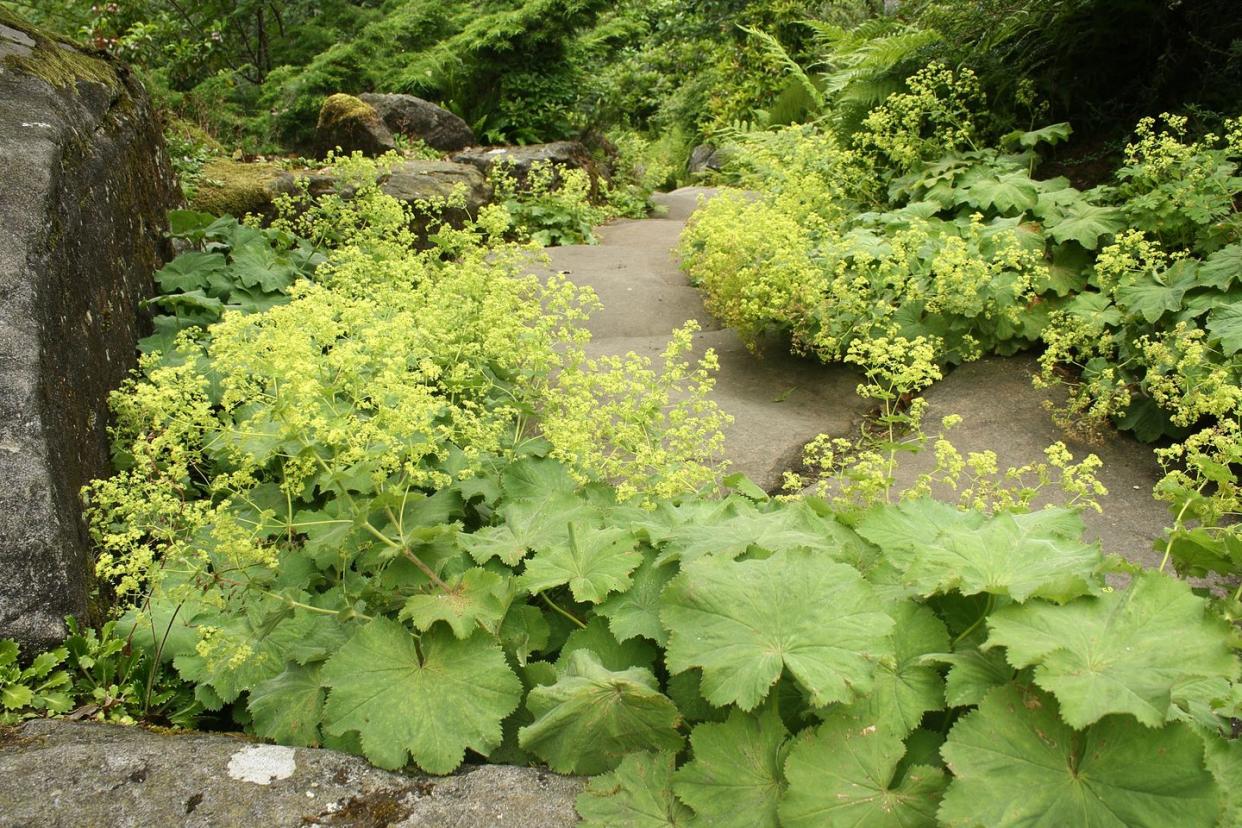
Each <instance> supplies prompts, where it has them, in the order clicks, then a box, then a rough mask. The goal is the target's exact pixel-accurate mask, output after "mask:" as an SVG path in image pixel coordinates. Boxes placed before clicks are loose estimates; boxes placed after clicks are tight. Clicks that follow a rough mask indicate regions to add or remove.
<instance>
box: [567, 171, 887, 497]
mask: <svg viewBox="0 0 1242 828" xmlns="http://www.w3.org/2000/svg"><path fill="white" fill-rule="evenodd" d="M711 193H712V190H709V189H704V188H699V187H686V188H683V189H680V190H677V191H675V192H672V193H666V194H661V195H658V196H656V198H655V201H656V202H657V203H659V204H661V205H663V206H664V207H665V208H666V209H667V211H668V212H667V214H666V215H665V216H664V217H663V218H655V219H642V220H638V221H618V222H614V223H612V224H609V225H607V226H604V227H601V228H599V231H598V236H599V244H597V245H573V246H567V247H556V248H551V249H549V250H548V251H547V252H548V255H549V257H550V258H551V261H552V269H553V270H556V271H564V272H565V273H566V274H567V275H568V277H569V279H570V280H571V281H573V282H574V283H576V284H579V285H584V286H589V287H591V288H593V289H594V290H595V292H596V293H597V294H598V295H599V298H600V301H601V302H602V303H603V310H602V311H600V312H599V313H598V314H596V315H595V317H593V318H592V319H591V322H590V325H589V326H588V327H590V329H591V334H592V337H593V339H592V343H591V347H590V349H589V352H590V353H591V355H592V356H598V355H602V354H623V353H625V352H627V351H634V352H635V353H637V354H641V355H644V356H649V357H651V358H653V359H658V357H659V355H660V353H661V352H662V351H663V350H664V348H665V346H666V345H667V344H668V340H669V335H670V334H671V333H672V331H673V329H675V328H679V327H681V325H683V324H684V323H685V322H686V320H689V319H694V320H696V321H698V322H699V324H700V325H701V326H702V328H703V330H702V331H701V332H700V333H699V334H698V335H697V336H696V337H695V345H696V348H697V349H698V351H699V352H700V353H701V352H702V351H703V350H706V349H707V348H714V349H715V350H716V353H717V354H718V355H719V357H720V373H719V374H718V376H717V381H716V391H715V394H714V397H715V399H716V401H717V402H718V403H719V404H720V406H721V407H722V408H723V409H724V410H725V411H727V412H728V413H729V414H732V415H733V418H734V423H733V425H732V427H730V428H729V429H727V430H726V432H725V442H726V452H727V454H728V456H729V458H730V459H731V460H732V461H733V466H732V468H733V470H735V471H741V472H743V473H745V474H746V476H747V477H749V478H751V479H752V480H754V481H755V482H756V483H758V484H759V485H760V486H762V487H763V488H765V489H772V488H775V487H777V486H779V485H780V482H781V473H782V472H783V471H784V470H785V469H788V468H790V467H792V466H793V465H795V464H796V463H797V462H798V461H799V460H800V459H801V454H802V446H803V445H804V444H805V443H806V442H807V441H809V440H811V439H812V438H813V437H815V436H816V435H817V434H821V433H831V434H845V433H848V432H850V431H851V430H853V429H854V428H855V427H856V425H857V424H858V423H859V421H860V420H861V419H862V416H863V413H864V412H865V411H866V410H867V406H866V405H865V404H864V403H863V401H862V400H860V399H859V398H858V397H857V395H856V394H855V393H854V388H855V386H856V385H857V384H858V380H859V375H858V374H857V373H856V372H854V371H852V370H849V369H847V368H844V367H841V366H825V365H820V364H818V363H816V362H813V361H811V360H804V359H798V358H796V357H793V356H790V355H789V353H788V351H787V349H786V348H784V347H782V346H780V345H775V346H773V347H769V348H766V349H764V353H763V357H762V359H757V358H756V357H755V356H754V355H753V354H751V353H750V352H749V351H747V349H746V346H745V345H743V344H742V341H741V340H740V339H739V338H738V336H737V334H735V333H734V332H733V331H731V330H728V329H724V328H722V327H721V325H720V323H719V322H717V321H716V320H714V319H712V317H711V316H710V315H709V314H708V313H707V310H706V309H705V308H704V306H703V299H702V297H701V296H700V294H699V291H698V290H697V289H696V288H694V287H692V286H691V285H690V284H689V283H688V282H687V281H686V276H685V274H684V273H682V272H681V270H680V268H679V267H678V264H677V260H676V257H675V254H674V249H675V248H676V246H677V242H678V238H679V237H680V235H681V231H682V228H683V227H685V224H686V219H688V218H689V217H690V214H691V213H692V212H693V211H694V209H695V207H696V206H697V204H698V199H699V197H700V196H704V197H706V196H709V195H710V194H711Z"/></svg>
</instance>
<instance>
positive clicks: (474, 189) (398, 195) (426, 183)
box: [309, 159, 492, 223]
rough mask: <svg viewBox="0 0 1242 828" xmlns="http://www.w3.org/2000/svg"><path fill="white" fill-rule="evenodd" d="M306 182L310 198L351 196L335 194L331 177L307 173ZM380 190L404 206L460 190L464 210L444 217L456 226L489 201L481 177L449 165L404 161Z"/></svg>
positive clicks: (468, 169)
mask: <svg viewBox="0 0 1242 828" xmlns="http://www.w3.org/2000/svg"><path fill="white" fill-rule="evenodd" d="M309 178H310V182H309V183H310V193H311V195H315V196H320V195H326V194H328V193H335V192H340V193H341V195H345V196H349V195H350V193H351V191H350V190H349V189H345V190H339V191H338V188H337V183H338V182H337V181H336V178H335V177H334V176H332V175H331V174H330V173H324V172H320V173H310V174H309ZM380 189H381V190H383V191H384V192H385V193H387V194H388V195H390V196H392V197H393V198H395V199H397V200H399V201H404V202H406V203H407V204H415V203H417V202H419V201H426V200H438V199H442V198H447V197H449V196H451V195H453V194H454V192H455V191H457V190H458V189H460V190H461V191H463V192H464V193H465V206H464V208H462V207H454V208H450V209H449V210H447V211H446V212H445V214H444V217H445V218H447V219H448V220H449V221H450V222H456V223H460V221H461V220H463V219H465V218H466V217H467V216H470V217H473V216H476V215H478V212H479V208H480V207H482V206H483V205H484V204H487V203H488V202H489V201H490V200H491V197H492V188H491V187H490V186H489V185H488V183H487V179H486V178H484V177H483V173H481V172H479V170H478V169H477V168H475V167H472V166H470V165H469V164H457V163H454V162H452V161H429V160H417V159H416V160H412V161H403V162H401V163H400V164H398V165H397V166H396V167H394V168H393V170H392V172H391V173H389V174H388V175H387V176H385V177H384V179H383V180H382V181H381V182H380Z"/></svg>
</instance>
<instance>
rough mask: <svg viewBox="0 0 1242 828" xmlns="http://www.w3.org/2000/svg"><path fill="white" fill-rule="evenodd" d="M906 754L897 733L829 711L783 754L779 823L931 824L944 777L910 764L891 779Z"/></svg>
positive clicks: (830, 827) (794, 827)
mask: <svg viewBox="0 0 1242 828" xmlns="http://www.w3.org/2000/svg"><path fill="white" fill-rule="evenodd" d="M905 752H906V747H905V745H904V744H902V741H901V738H900V737H898V736H897V735H896V734H894V733H891V732H888V731H885V730H884V729H882V728H877V727H875V726H874V725H867V724H866V723H864V722H860V721H858V720H857V719H854V718H853V717H851V716H848V715H845V714H841V713H837V714H833V715H832V716H830V717H829V718H828V719H827V720H826V721H825V722H824V723H823V724H822V725H821V726H820V727H819V728H818V729H816V730H815V732H814V733H813V734H810V735H805V736H803V737H802V738H800V739H798V740H797V741H796V742H794V745H793V747H792V748H791V749H790V751H789V759H788V760H787V761H786V762H785V776H786V777H787V778H788V779H789V791H788V792H787V793H786V794H785V798H784V800H783V801H782V802H781V805H780V817H781V825H783V826H787V828H834V826H849V828H889V826H893V828H922V827H923V826H929V828H930V826H934V825H935V824H936V806H937V805H938V804H939V802H940V797H941V795H942V794H943V792H944V788H945V785H946V784H947V780H946V779H945V778H944V774H943V773H942V772H941V771H940V770H939V769H938V768H931V767H927V766H925V765H915V766H914V767H911V768H910V769H909V770H908V771H907V772H906V775H905V777H904V778H903V779H901V780H900V781H897V780H895V779H894V777H895V775H896V770H897V765H898V763H899V762H901V758H902V756H904V755H905ZM894 783H895V784H894Z"/></svg>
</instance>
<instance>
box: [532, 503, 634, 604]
mask: <svg viewBox="0 0 1242 828" xmlns="http://www.w3.org/2000/svg"><path fill="white" fill-rule="evenodd" d="M636 545H637V541H635V540H634V535H633V534H631V533H630V531H629V530H627V529H621V528H617V527H608V528H606V529H599V528H596V527H595V526H592V525H591V524H589V523H571V524H569V535H568V537H567V538H566V539H565V542H563V543H559V544H557V545H555V546H550V547H548V548H546V549H542V550H539V551H537V552H536V553H535V557H533V558H531V559H530V560H529V561H528V562H527V563H526V571H525V572H524V573H523V574H522V577H521V579H520V581H519V583H521V585H522V587H523V588H524V589H529V590H530V591H531V592H539V591H541V590H545V589H549V588H551V587H555V586H560V585H561V584H569V591H570V592H571V593H573V596H574V600H575V601H578V602H581V603H585V602H587V601H592V602H595V603H598V602H600V601H602V600H604V598H605V596H607V595H608V593H610V592H619V591H621V590H624V589H625V588H626V587H628V586H629V585H630V582H631V575H630V573H632V572H633V571H634V569H635V567H637V566H638V565H639V564H640V563H642V561H643V556H642V553H641V552H639V551H638V550H637V549H635V546H636Z"/></svg>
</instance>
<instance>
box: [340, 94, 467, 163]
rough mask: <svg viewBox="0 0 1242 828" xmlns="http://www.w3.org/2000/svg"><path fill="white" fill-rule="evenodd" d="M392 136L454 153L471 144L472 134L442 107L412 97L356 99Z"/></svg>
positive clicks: (368, 97) (392, 96) (462, 122)
mask: <svg viewBox="0 0 1242 828" xmlns="http://www.w3.org/2000/svg"><path fill="white" fill-rule="evenodd" d="M358 97H359V98H361V99H362V100H363V101H365V102H366V103H369V104H370V105H371V106H372V107H373V108H374V109H375V111H376V112H377V113H379V116H380V120H382V121H383V122H384V125H385V126H386V127H388V130H389V131H390V132H392V133H393V134H395V135H405V136H408V137H410V138H418V139H419V140H421V141H423V142H424V143H425V144H426V145H427V146H429V147H431V148H432V149H438V150H441V151H443V152H453V151H455V150H459V149H464V148H465V147H468V146H470V145H471V144H473V143H474V131H473V130H471V129H470V126H469V125H468V124H467V123H466V122H465V121H463V120H462V119H461V118H459V117H457V116H456V115H454V114H453V113H452V112H449V111H448V110H447V109H444V108H443V107H439V106H436V105H435V104H433V103H431V102H430V101H424V100H423V99H422V98H416V97H414V96H413V95H383V94H377V93H371V92H368V93H367V94H364V95H359V96H358Z"/></svg>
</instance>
